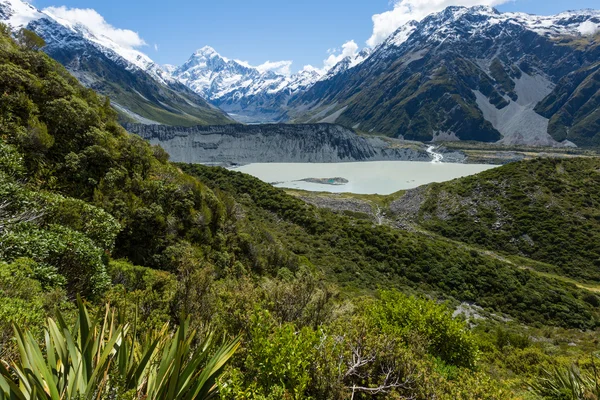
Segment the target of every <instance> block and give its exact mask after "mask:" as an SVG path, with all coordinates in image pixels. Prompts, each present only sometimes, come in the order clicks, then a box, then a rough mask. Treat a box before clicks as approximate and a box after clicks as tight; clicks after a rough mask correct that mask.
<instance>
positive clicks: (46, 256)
mask: <svg viewBox="0 0 600 400" xmlns="http://www.w3.org/2000/svg"><path fill="white" fill-rule="evenodd" d="M2 246H3V249H2V250H1V251H0V254H1V255H2V257H3V258H4V259H6V260H9V261H12V260H15V259H18V258H22V257H28V258H32V259H33V260H35V261H36V262H38V263H40V264H44V265H47V266H54V267H55V268H56V271H57V272H58V273H59V274H60V275H62V276H64V277H66V278H67V280H68V283H67V290H68V291H69V292H70V293H81V294H84V295H89V296H94V295H99V294H100V293H102V292H103V291H104V290H106V288H107V287H108V284H109V280H108V275H107V274H106V268H105V266H104V263H103V261H102V255H103V252H102V250H101V249H99V248H98V247H96V246H95V244H94V242H93V241H92V240H91V239H89V238H88V237H86V236H85V235H83V234H81V233H79V232H76V231H73V230H71V229H69V228H66V227H63V226H60V225H50V226H48V228H47V229H40V228H38V227H36V226H34V225H31V224H25V225H22V226H20V227H18V228H16V229H14V230H13V231H10V232H8V233H6V234H5V235H3V236H2Z"/></svg>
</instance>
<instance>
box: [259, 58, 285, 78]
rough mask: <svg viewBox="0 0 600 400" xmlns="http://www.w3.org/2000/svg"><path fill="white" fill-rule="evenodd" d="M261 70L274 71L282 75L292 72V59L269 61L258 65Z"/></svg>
mask: <svg viewBox="0 0 600 400" xmlns="http://www.w3.org/2000/svg"><path fill="white" fill-rule="evenodd" d="M256 69H258V70H259V71H260V72H267V71H273V72H275V73H276V74H280V75H287V76H289V75H291V74H292V61H267V62H265V63H264V64H261V65H259V66H258V67H256Z"/></svg>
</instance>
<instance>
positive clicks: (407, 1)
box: [367, 0, 509, 47]
mask: <svg viewBox="0 0 600 400" xmlns="http://www.w3.org/2000/svg"><path fill="white" fill-rule="evenodd" d="M508 1H509V0H395V2H394V8H393V9H392V10H390V11H386V12H384V13H381V14H375V15H373V18H372V19H373V34H372V35H371V37H370V38H369V40H367V44H368V45H369V46H371V47H374V46H377V45H378V44H380V43H381V42H383V41H384V40H385V39H386V38H387V37H388V36H390V35H391V34H392V33H394V32H395V31H396V30H397V29H398V28H399V27H400V26H402V25H404V24H405V23H407V22H409V21H411V20H416V21H420V20H422V19H423V18H425V17H426V16H428V15H429V14H431V13H435V12H439V11H442V10H444V9H445V8H446V7H448V6H465V7H472V6H477V5H485V6H497V5H499V4H503V3H507V2H508Z"/></svg>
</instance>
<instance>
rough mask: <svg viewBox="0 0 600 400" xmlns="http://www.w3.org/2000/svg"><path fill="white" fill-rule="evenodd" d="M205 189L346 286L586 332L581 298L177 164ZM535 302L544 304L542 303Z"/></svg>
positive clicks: (452, 249)
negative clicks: (405, 293) (439, 297)
mask: <svg viewBox="0 0 600 400" xmlns="http://www.w3.org/2000/svg"><path fill="white" fill-rule="evenodd" d="M182 168H184V169H185V170H186V171H187V172H189V173H191V174H192V175H194V176H198V177H200V178H201V180H203V181H204V182H207V184H209V185H212V186H213V187H215V188H218V189H220V190H223V191H228V192H230V193H237V196H238V198H239V200H240V201H241V202H243V204H244V205H245V206H247V207H248V210H249V212H248V217H249V218H250V220H251V221H252V224H253V226H254V227H255V228H256V227H262V229H263V230H264V231H268V232H270V233H271V235H273V236H274V237H275V239H276V240H277V241H280V242H281V243H283V245H284V246H285V247H286V248H288V249H290V250H291V251H293V252H294V253H295V254H296V255H300V256H303V257H306V258H307V259H308V260H309V261H310V262H311V263H312V264H314V265H317V266H319V267H320V268H323V269H324V270H325V272H326V275H327V276H330V277H332V278H334V279H335V280H336V282H338V283H340V284H342V285H344V286H349V287H352V288H365V287H366V288H370V289H377V288H379V287H389V286H390V285H393V286H395V287H397V288H403V287H411V288H414V289H420V290H425V291H428V292H431V291H435V292H437V293H443V294H447V295H450V296H453V297H455V298H457V299H459V300H462V301H467V302H477V304H479V305H481V306H484V307H489V308H490V309H493V310H496V311H501V312H505V313H508V314H511V315H513V316H515V317H518V318H521V319H522V320H523V321H526V322H530V323H531V322H539V323H546V324H555V325H565V326H572V327H586V328H591V327H594V326H595V324H596V319H595V316H594V315H595V311H593V306H592V305H590V304H589V303H587V302H586V301H585V299H588V297H589V294H588V293H586V292H584V291H579V290H577V289H576V288H575V287H574V286H571V285H566V284H561V283H560V282H558V281H553V280H549V279H545V278H541V277H539V276H538V275H536V274H534V273H532V272H529V271H526V270H521V269H519V268H515V267H514V266H512V265H510V264H508V263H506V262H503V261H500V260H497V259H495V258H493V257H489V256H485V255H483V254H481V253H479V252H474V251H470V250H469V249H466V248H464V247H460V246H457V245H456V244H453V243H449V242H445V241H440V240H436V239H434V238H431V236H429V235H421V234H414V233H408V232H405V231H401V230H397V229H393V228H391V227H388V226H374V225H373V223H372V222H371V221H370V220H368V219H366V220H365V219H362V220H361V219H356V218H352V217H347V216H343V215H337V214H334V213H333V212H330V211H328V210H321V209H316V208H315V207H313V206H309V205H307V204H306V203H304V202H303V201H301V200H299V199H296V198H294V197H292V196H289V195H287V194H286V193H285V192H284V191H282V190H280V189H276V188H273V187H272V186H271V185H269V184H266V183H264V182H261V181H259V180H258V179H255V178H252V177H249V176H247V175H244V174H241V173H237V172H231V171H227V170H225V169H220V168H209V167H204V166H200V165H189V166H182ZM543 299H552V300H550V301H544V300H543Z"/></svg>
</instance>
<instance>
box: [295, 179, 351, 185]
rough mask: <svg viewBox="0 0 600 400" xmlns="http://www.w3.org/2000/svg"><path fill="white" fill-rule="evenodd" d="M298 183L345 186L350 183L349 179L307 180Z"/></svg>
mask: <svg viewBox="0 0 600 400" xmlns="http://www.w3.org/2000/svg"><path fill="white" fill-rule="evenodd" d="M296 182H309V183H318V184H321V185H335V186H337V185H345V184H346V183H348V182H349V181H348V179H346V178H305V179H300V180H298V181H296Z"/></svg>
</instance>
